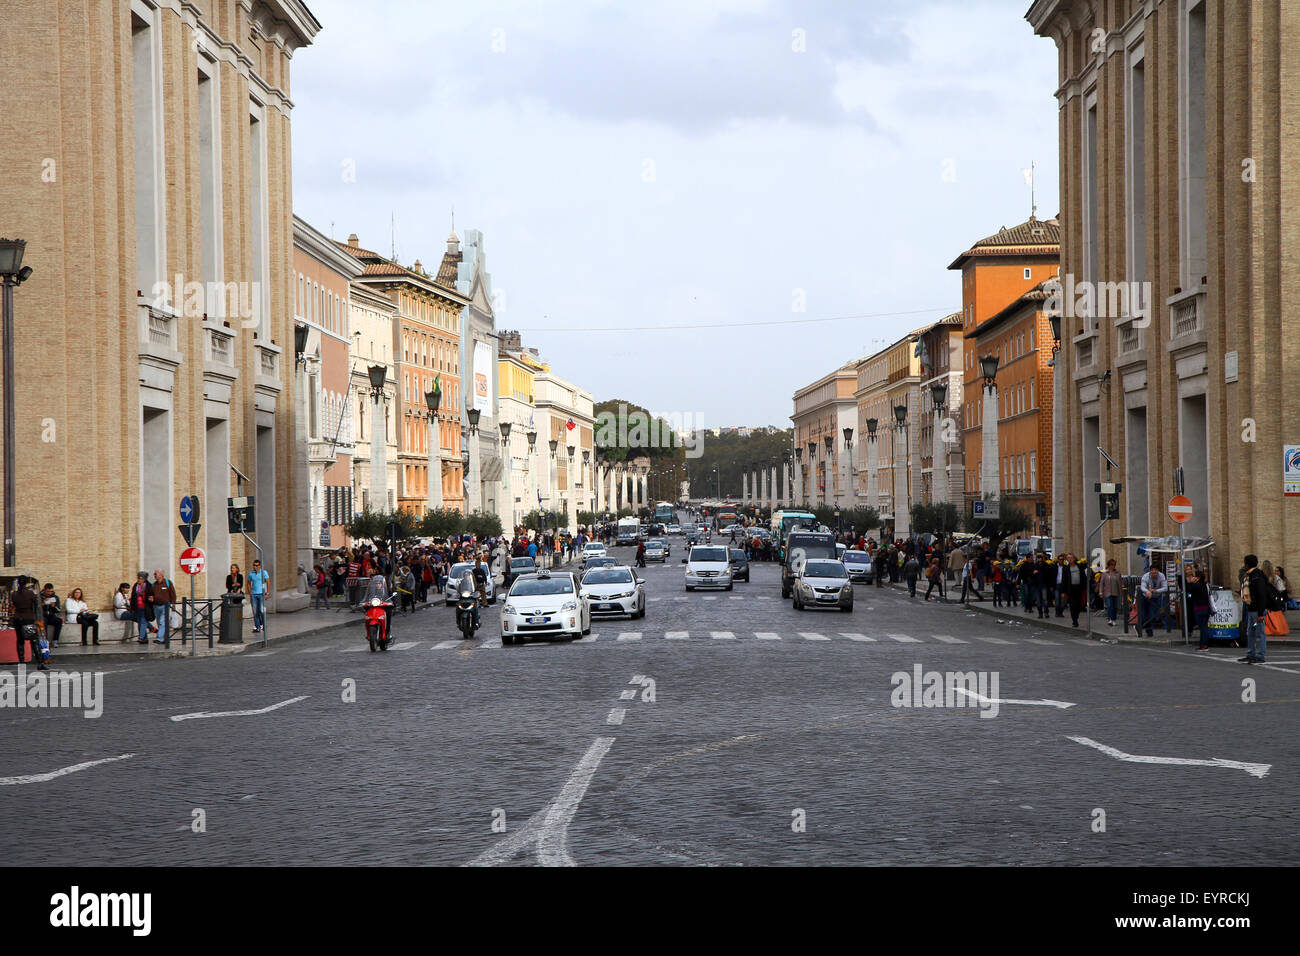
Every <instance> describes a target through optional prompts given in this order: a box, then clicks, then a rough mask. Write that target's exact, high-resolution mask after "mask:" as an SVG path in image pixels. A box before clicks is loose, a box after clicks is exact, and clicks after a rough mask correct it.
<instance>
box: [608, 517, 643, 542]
mask: <svg viewBox="0 0 1300 956" xmlns="http://www.w3.org/2000/svg"><path fill="white" fill-rule="evenodd" d="M640 534H641V519H639V518H619V519H618V530H617V533H616V537H615V539H614V543H615V544H636V542H637V539H638V537H639V536H640Z"/></svg>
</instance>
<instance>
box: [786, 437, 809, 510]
mask: <svg viewBox="0 0 1300 956" xmlns="http://www.w3.org/2000/svg"><path fill="white" fill-rule="evenodd" d="M787 455H788V453H787ZM794 496H795V499H797V500H798V502H799V504H803V503H804V502H805V501H806V500H807V494H806V492H805V489H804V480H803V447H802V446H800V445H796V446H795V449H794ZM793 503H794V502H793V501H792V502H791V504H793Z"/></svg>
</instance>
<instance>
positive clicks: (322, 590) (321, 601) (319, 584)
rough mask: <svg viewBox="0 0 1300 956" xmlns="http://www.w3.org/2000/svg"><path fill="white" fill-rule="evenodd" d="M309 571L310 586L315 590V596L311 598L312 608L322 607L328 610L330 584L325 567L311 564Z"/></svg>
mask: <svg viewBox="0 0 1300 956" xmlns="http://www.w3.org/2000/svg"><path fill="white" fill-rule="evenodd" d="M311 573H312V582H311V583H312V588H313V589H314V590H315V592H316V596H315V597H314V598H313V599H312V605H311V606H312V610H316V609H317V608H322V607H323V608H324V609H325V610H327V611H328V610H329V609H330V585H329V578H328V577H327V576H326V574H325V569H324V568H322V567H321V566H320V565H319V564H317V565H313V566H312V569H311Z"/></svg>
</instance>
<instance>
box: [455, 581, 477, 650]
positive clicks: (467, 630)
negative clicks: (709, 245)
mask: <svg viewBox="0 0 1300 956" xmlns="http://www.w3.org/2000/svg"><path fill="white" fill-rule="evenodd" d="M468 577H469V575H466V576H465V577H463V578H461V582H460V587H459V589H458V591H457V594H456V628H457V630H459V631H460V634H461V637H463V638H465V640H469V639H470V638H472V637H473V636H474V631H475V630H476V629H477V628H478V624H477V623H476V622H475V621H474V612H475V611H476V609H477V608H478V593H477V592H476V591H475V590H474V588H473V587H472V586H471V585H470V583H469V582H468V581H467V580H466V578H468Z"/></svg>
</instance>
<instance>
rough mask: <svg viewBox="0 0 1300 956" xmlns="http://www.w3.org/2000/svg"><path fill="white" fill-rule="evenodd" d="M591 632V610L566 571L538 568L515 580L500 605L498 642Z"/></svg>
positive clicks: (575, 582)
mask: <svg viewBox="0 0 1300 956" xmlns="http://www.w3.org/2000/svg"><path fill="white" fill-rule="evenodd" d="M590 633H591V612H590V611H589V610H588V608H587V602H586V600H585V598H584V597H583V594H582V588H581V586H580V585H579V584H578V579H577V578H575V577H574V576H573V573H572V572H570V571H555V572H551V571H538V572H537V573H536V574H525V575H522V576H520V577H519V578H518V579H516V580H515V583H514V584H512V585H511V586H510V590H509V592H507V594H506V599H505V606H504V607H502V608H501V643H502V644H506V645H510V644H522V643H523V642H524V641H526V640H527V639H528V638H530V637H567V638H569V639H570V640H572V639H575V638H578V637H581V636H582V635H584V634H590Z"/></svg>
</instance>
